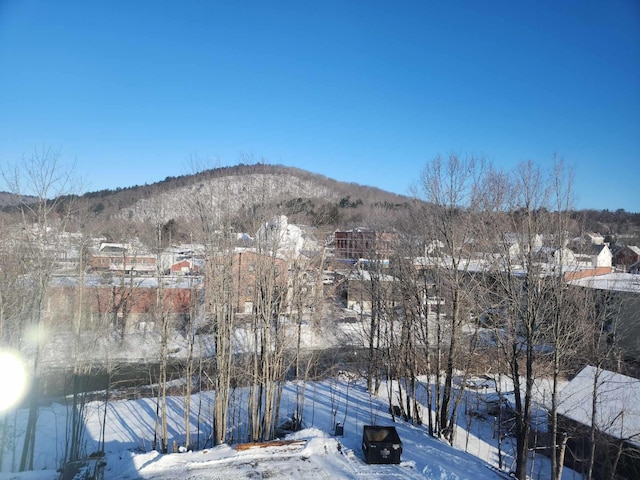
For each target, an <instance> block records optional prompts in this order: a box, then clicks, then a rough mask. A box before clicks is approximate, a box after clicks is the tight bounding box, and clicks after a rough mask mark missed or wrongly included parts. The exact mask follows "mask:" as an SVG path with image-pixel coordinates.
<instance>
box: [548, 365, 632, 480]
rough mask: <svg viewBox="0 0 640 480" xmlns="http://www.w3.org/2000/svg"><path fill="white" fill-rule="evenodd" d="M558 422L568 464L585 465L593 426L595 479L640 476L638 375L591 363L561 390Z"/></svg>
mask: <svg viewBox="0 0 640 480" xmlns="http://www.w3.org/2000/svg"><path fill="white" fill-rule="evenodd" d="M594 408H595V412H594ZM558 421H559V425H560V430H561V431H563V432H566V433H567V434H568V438H569V440H568V443H567V447H568V448H567V458H566V462H565V463H566V464H567V465H568V466H569V467H571V468H572V469H574V470H577V471H582V470H584V467H585V463H584V462H585V461H586V459H587V458H588V452H589V448H590V443H589V438H590V436H589V433H590V429H591V427H592V426H593V427H595V429H596V432H597V435H596V453H595V455H596V461H595V468H596V472H595V473H596V478H612V477H613V475H612V474H613V473H614V469H615V474H616V475H617V476H616V478H628V479H631V478H640V380H638V379H636V378H632V377H628V376H625V375H621V374H619V373H614V372H610V371H607V370H603V369H601V368H597V367H594V366H590V365H588V366H586V367H584V368H583V369H582V370H581V371H580V372H579V373H578V374H577V375H576V376H575V377H574V378H573V379H572V380H571V381H570V382H569V383H568V384H567V385H566V386H565V387H564V388H563V389H562V390H561V391H560V393H559V396H558ZM617 454H619V460H618V462H617V464H616V463H614V462H613V459H615V458H616V456H617Z"/></svg>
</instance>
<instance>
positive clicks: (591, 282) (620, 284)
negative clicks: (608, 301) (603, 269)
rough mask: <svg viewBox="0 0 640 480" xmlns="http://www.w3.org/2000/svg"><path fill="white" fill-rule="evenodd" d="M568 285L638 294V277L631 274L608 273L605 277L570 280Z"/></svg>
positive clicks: (639, 285)
mask: <svg viewBox="0 0 640 480" xmlns="http://www.w3.org/2000/svg"><path fill="white" fill-rule="evenodd" d="M569 284H571V285H576V286H578V287H589V288H595V289H598V290H612V291H616V292H632V293H640V275H634V274H631V273H608V274H606V275H598V276H595V277H586V278H581V279H578V280H572V281H570V282H569Z"/></svg>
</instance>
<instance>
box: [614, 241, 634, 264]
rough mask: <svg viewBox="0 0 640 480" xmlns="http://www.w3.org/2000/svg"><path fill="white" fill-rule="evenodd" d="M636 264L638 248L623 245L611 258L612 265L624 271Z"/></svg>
mask: <svg viewBox="0 0 640 480" xmlns="http://www.w3.org/2000/svg"><path fill="white" fill-rule="evenodd" d="M636 262H640V247H636V246H634V245H625V246H624V247H622V248H621V249H619V250H618V251H616V253H615V255H614V256H613V264H614V265H615V266H616V267H620V268H621V269H624V270H626V269H627V268H628V267H630V266H631V265H633V264H634V263H636Z"/></svg>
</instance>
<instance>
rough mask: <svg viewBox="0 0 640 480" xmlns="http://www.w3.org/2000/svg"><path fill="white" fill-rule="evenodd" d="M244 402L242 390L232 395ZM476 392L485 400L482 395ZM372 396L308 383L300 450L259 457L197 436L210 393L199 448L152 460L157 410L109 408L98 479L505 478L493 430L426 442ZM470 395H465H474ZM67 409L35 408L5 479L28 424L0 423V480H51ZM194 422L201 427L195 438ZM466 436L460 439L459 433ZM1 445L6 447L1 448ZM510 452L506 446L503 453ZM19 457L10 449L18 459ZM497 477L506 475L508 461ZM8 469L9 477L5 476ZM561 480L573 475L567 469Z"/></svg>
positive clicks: (543, 466) (543, 462)
mask: <svg viewBox="0 0 640 480" xmlns="http://www.w3.org/2000/svg"><path fill="white" fill-rule="evenodd" d="M235 393H236V395H242V391H240V390H238V391H236V392H235ZM482 393H483V394H485V393H490V392H489V391H488V389H487V388H483V389H482ZM380 394H381V395H380V397H374V396H371V395H370V394H369V393H368V392H367V391H366V389H365V388H364V385H363V383H362V381H360V380H357V379H355V378H353V377H350V376H347V375H340V376H339V377H338V378H337V379H327V380H324V381H321V382H317V383H309V384H307V388H306V401H305V409H304V418H303V427H304V428H303V430H301V431H298V432H295V433H292V434H289V435H288V436H286V439H288V440H300V442H296V443H292V444H288V445H282V446H272V447H267V448H256V447H254V448H249V449H246V450H240V449H237V448H236V447H235V446H234V445H221V446H217V447H212V446H211V443H210V441H209V438H210V433H211V432H210V429H209V428H208V427H203V425H206V424H207V422H206V420H208V419H210V417H211V412H212V399H213V395H212V393H211V392H203V393H202V394H199V395H195V396H194V398H193V399H192V415H191V425H192V427H191V428H192V434H193V435H194V436H193V438H192V443H193V444H195V443H196V441H199V445H200V448H199V449H197V450H194V451H192V452H185V453H170V454H160V453H158V452H156V451H152V442H153V435H154V427H155V412H156V403H155V400H154V399H151V398H147V399H137V400H128V401H114V402H110V403H109V405H108V409H107V418H106V430H105V432H104V441H105V453H106V462H107V466H106V469H105V479H106V480H110V479H131V480H137V479H183V478H184V479H193V480H196V479H224V480H231V479H243V478H245V479H261V478H295V479H303V478H304V479H307V478H316V479H323V478H326V479H357V478H359V479H363V478H367V477H372V478H380V479H384V478H408V479H441V480H449V479H474V480H484V479H499V478H503V477H504V475H503V474H501V473H499V472H498V470H497V465H498V450H497V448H496V446H497V439H495V438H493V437H494V435H493V431H494V422H493V420H492V419H491V418H485V419H483V418H478V417H475V416H466V415H461V417H462V418H461V419H460V420H459V428H458V430H457V435H456V445H455V447H451V446H449V445H448V444H447V443H445V442H443V441H440V440H438V439H435V438H432V437H430V436H429V435H428V433H427V429H426V426H421V425H420V426H419V425H412V424H410V423H407V422H404V421H402V420H397V421H396V423H395V424H394V423H393V422H392V419H391V416H390V414H389V412H388V404H387V400H386V398H387V391H386V386H385V385H383V386H382V388H381V390H380ZM472 395H473V393H472ZM295 398H296V385H295V384H294V383H288V384H287V385H286V386H285V388H284V393H283V400H282V407H281V414H282V415H283V416H286V415H287V414H290V413H291V412H293V411H294V406H295ZM168 405H169V406H170V416H169V417H170V418H169V433H170V441H169V444H170V446H173V444H174V442H175V444H176V445H181V444H182V443H183V442H184V439H185V429H184V400H183V398H182V397H170V398H168ZM66 413H67V408H66V407H65V406H64V405H60V404H54V405H51V406H46V407H42V408H41V411H40V416H39V419H38V434H37V439H36V455H35V470H34V471H32V472H24V473H20V474H16V473H7V472H9V471H10V470H12V469H15V466H16V465H17V463H18V461H19V458H16V455H17V453H12V449H11V448H10V447H11V444H12V443H14V442H15V444H16V445H21V444H22V443H21V442H22V436H21V434H20V433H21V432H23V431H24V426H25V424H26V418H27V411H26V410H18V411H17V412H15V414H14V413H10V414H6V415H5V421H6V428H5V429H4V435H9V434H10V435H11V441H10V442H6V441H5V450H4V455H3V458H2V462H3V463H2V471H3V472H5V473H0V479H7V480H8V479H11V480H31V479H43V480H53V479H57V478H58V475H59V474H58V473H57V472H56V469H57V467H59V463H60V460H61V458H62V457H63V452H64V442H65V435H64V431H65V422H66ZM103 413H104V403H103V402H92V403H90V404H88V405H87V420H86V432H85V434H86V443H87V446H86V453H87V454H89V453H91V452H93V451H95V450H97V449H98V446H99V439H100V425H101V424H102V419H103ZM198 415H200V417H201V418H202V420H203V421H202V422H201V424H200V425H201V430H200V432H199V437H198V439H196V435H197V434H198V430H197V425H198ZM245 419H246V415H244V413H243V412H241V411H240V410H237V411H235V413H232V423H233V435H234V436H235V438H236V439H238V440H240V441H241V440H242V439H243V434H244V432H246V424H245V423H244V420H245ZM337 422H340V423H341V424H342V425H343V426H344V435H343V436H334V435H333V433H334V431H335V424H336V423H337ZM364 425H394V426H395V427H396V428H397V431H398V433H399V436H400V438H401V440H402V443H403V452H402V458H401V459H402V461H401V463H400V464H399V465H368V464H366V463H365V461H364V456H363V453H362V449H361V442H362V430H363V426H364ZM467 431H468V434H467ZM5 440H6V439H5ZM511 448H512V445H511V441H510V439H509V438H507V439H505V440H504V442H503V449H505V450H509V449H511ZM18 450H19V449H17V450H16V452H17V451H18ZM532 464H533V469H532V471H531V477H532V478H533V479H547V478H549V461H548V459H547V458H546V457H544V456H542V455H539V454H538V455H536V456H535V459H534V461H533V462H532ZM504 465H505V467H504V469H505V470H506V471H508V470H509V469H510V468H512V467H513V458H512V456H511V455H509V454H508V453H507V454H505V458H504ZM12 467H14V468H12ZM564 478H565V479H574V478H575V479H577V478H579V476H578V475H577V474H574V473H573V472H571V471H569V470H565V475H564Z"/></svg>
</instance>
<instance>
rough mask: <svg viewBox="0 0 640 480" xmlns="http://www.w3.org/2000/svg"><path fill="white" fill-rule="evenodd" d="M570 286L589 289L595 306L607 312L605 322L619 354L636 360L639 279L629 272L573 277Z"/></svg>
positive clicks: (639, 334)
mask: <svg viewBox="0 0 640 480" xmlns="http://www.w3.org/2000/svg"><path fill="white" fill-rule="evenodd" d="M567 283H568V285H570V286H573V287H580V288H586V289H590V290H591V291H592V293H593V295H595V296H596V300H595V303H596V304H598V305H600V307H601V308H607V309H609V310H610V311H611V316H610V319H609V322H610V323H611V325H612V326H614V327H615V328H614V331H613V332H612V335H615V338H616V340H617V343H618V346H619V347H620V348H621V349H622V354H623V355H624V356H626V357H628V358H630V359H636V360H640V278H638V275H633V274H630V273H607V274H604V275H594V276H585V277H582V278H580V277H575V278H574V279H573V280H570V281H568V282H567Z"/></svg>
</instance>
